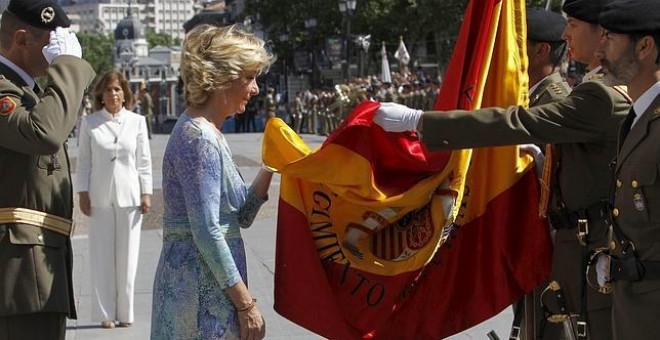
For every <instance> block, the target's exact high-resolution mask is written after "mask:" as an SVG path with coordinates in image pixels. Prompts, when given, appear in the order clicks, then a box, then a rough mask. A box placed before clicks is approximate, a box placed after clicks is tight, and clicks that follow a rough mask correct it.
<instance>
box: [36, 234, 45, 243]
mask: <svg viewBox="0 0 660 340" xmlns="http://www.w3.org/2000/svg"><path fill="white" fill-rule="evenodd" d="M37 242H39V243H41V244H43V243H44V235H41V234H39V235H38V236H37Z"/></svg>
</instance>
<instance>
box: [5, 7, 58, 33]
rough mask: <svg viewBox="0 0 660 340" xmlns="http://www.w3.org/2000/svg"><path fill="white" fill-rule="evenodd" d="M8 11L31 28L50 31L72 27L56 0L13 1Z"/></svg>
mask: <svg viewBox="0 0 660 340" xmlns="http://www.w3.org/2000/svg"><path fill="white" fill-rule="evenodd" d="M6 11H7V12H9V13H11V14H13V15H14V16H16V17H17V18H19V19H21V21H23V22H25V23H26V24H28V25H30V26H33V27H36V28H41V29H44V30H48V31H52V30H54V29H55V27H58V26H60V27H69V26H71V21H70V20H69V17H68V16H67V15H66V13H64V10H63V9H62V7H61V6H60V4H59V3H58V2H57V1H55V0H11V1H10V2H9V6H7V9H6Z"/></svg>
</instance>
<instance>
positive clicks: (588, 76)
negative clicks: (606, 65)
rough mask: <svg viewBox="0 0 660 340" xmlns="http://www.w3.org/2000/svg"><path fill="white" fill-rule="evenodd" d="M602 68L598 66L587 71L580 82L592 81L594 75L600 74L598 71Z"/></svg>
mask: <svg viewBox="0 0 660 340" xmlns="http://www.w3.org/2000/svg"><path fill="white" fill-rule="evenodd" d="M602 68H603V67H602V66H598V67H596V68H595V69H593V70H591V71H589V72H588V73H587V74H585V75H584V77H582V82H585V81H589V80H591V79H593V78H594V76H595V75H596V74H598V72H600V70H601V69H602Z"/></svg>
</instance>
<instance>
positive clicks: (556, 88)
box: [548, 83, 564, 95]
mask: <svg viewBox="0 0 660 340" xmlns="http://www.w3.org/2000/svg"><path fill="white" fill-rule="evenodd" d="M548 87H549V88H550V89H551V90H552V91H554V93H555V94H558V95H562V94H564V89H562V88H561V86H559V85H557V84H556V83H552V84H550V86H548Z"/></svg>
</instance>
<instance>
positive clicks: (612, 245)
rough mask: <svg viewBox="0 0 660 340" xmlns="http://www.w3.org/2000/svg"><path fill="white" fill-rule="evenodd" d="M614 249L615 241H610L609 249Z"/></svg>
mask: <svg viewBox="0 0 660 340" xmlns="http://www.w3.org/2000/svg"><path fill="white" fill-rule="evenodd" d="M615 249H616V242H614V241H610V250H615Z"/></svg>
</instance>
